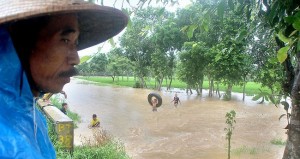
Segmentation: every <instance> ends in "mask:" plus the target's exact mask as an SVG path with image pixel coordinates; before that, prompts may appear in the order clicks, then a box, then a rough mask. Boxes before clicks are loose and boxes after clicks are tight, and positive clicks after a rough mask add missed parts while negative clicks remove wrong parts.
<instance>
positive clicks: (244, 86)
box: [243, 78, 246, 101]
mask: <svg viewBox="0 0 300 159" xmlns="http://www.w3.org/2000/svg"><path fill="white" fill-rule="evenodd" d="M245 91H246V78H244V84H243V101H245V95H246V93H245Z"/></svg>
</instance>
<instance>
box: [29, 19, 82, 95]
mask: <svg viewBox="0 0 300 159" xmlns="http://www.w3.org/2000/svg"><path fill="white" fill-rule="evenodd" d="M78 36H79V27H78V21H77V17H76V16H75V15H71V14H70V15H58V16H54V17H52V18H51V19H50V21H49V23H48V24H47V26H46V27H44V28H43V29H42V30H41V31H40V33H39V34H38V40H37V43H36V45H35V47H34V48H33V50H32V52H31V56H30V60H29V63H30V71H31V75H32V78H33V81H34V83H35V85H36V86H37V88H38V89H39V90H38V91H44V92H51V93H58V92H60V91H61V90H62V88H63V86H64V85H65V84H66V83H69V82H70V77H71V76H74V75H75V72H76V71H75V69H74V65H77V64H79V57H78V53H77V40H78Z"/></svg>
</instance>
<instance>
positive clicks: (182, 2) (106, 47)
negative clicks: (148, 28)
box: [79, 0, 191, 57]
mask: <svg viewBox="0 0 300 159" xmlns="http://www.w3.org/2000/svg"><path fill="white" fill-rule="evenodd" d="M122 1H123V0H117V2H116V4H115V7H116V8H119V9H120V8H121V7H122V5H121V3H122ZM138 1H139V0H130V4H131V5H132V6H136V5H137V4H138ZM98 2H99V3H100V0H98ZM114 2H115V0H104V1H103V4H104V5H105V6H111V7H114V6H113V3H114ZM124 3H125V5H126V6H124V7H128V6H129V5H128V3H127V2H126V1H124ZM190 3H191V2H190V0H179V5H176V6H171V5H168V6H166V9H167V10H168V11H176V9H177V8H183V7H185V6H187V5H189V4H190ZM151 6H155V7H156V6H163V5H162V4H157V3H156V0H152V2H151ZM124 31H125V29H124V30H123V31H122V32H121V33H119V34H118V35H117V36H115V37H114V38H113V39H114V41H115V42H116V41H117V40H118V38H119V37H120V36H121V35H122V34H123V33H124ZM99 47H100V48H101V52H102V53H106V52H108V51H110V49H111V45H110V44H109V42H103V43H101V44H98V45H95V46H92V47H90V48H87V49H84V50H81V51H79V56H80V57H82V56H86V55H93V54H95V53H97V52H98V49H99Z"/></svg>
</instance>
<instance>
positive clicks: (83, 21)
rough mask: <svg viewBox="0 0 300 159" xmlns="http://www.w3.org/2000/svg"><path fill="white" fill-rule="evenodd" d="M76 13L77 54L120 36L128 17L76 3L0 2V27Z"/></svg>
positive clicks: (61, 0)
mask: <svg viewBox="0 0 300 159" xmlns="http://www.w3.org/2000/svg"><path fill="white" fill-rule="evenodd" d="M64 13H76V14H77V15H78V21H79V27H80V36H79V45H78V50H82V49H85V48H88V47H91V46H94V45H97V44H99V43H101V42H104V41H105V40H107V39H109V38H112V37H113V36H115V35H117V34H118V33H120V32H121V31H122V30H123V29H124V28H125V27H126V25H127V22H128V17H127V15H126V14H124V13H123V12H122V11H120V10H118V9H115V8H112V7H106V6H99V5H96V4H93V3H88V2H85V1H79V0H15V1H9V2H8V1H7V0H0V25H1V24H5V23H10V22H14V21H18V20H25V19H30V18H36V17H41V16H49V15H50V16H51V15H53V14H64Z"/></svg>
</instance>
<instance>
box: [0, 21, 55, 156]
mask: <svg viewBox="0 0 300 159" xmlns="http://www.w3.org/2000/svg"><path fill="white" fill-rule="evenodd" d="M0 130H1V131H0V158H20V159H21V158H22V159H24V158H33V159H40V158H41V159H43V158H45V159H52V158H55V151H54V148H53V146H52V143H51V141H50V139H49V136H48V130H47V124H46V120H45V117H44V115H43V114H42V113H41V112H40V111H39V110H38V109H37V108H36V106H35V101H34V97H33V95H32V92H31V90H30V86H29V83H28V80H27V77H26V74H25V72H24V70H23V69H22V66H21V63H20V60H19V58H18V55H17V53H16V51H15V48H14V46H13V43H12V40H11V38H10V35H9V33H8V31H7V30H6V28H5V26H1V27H0Z"/></svg>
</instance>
